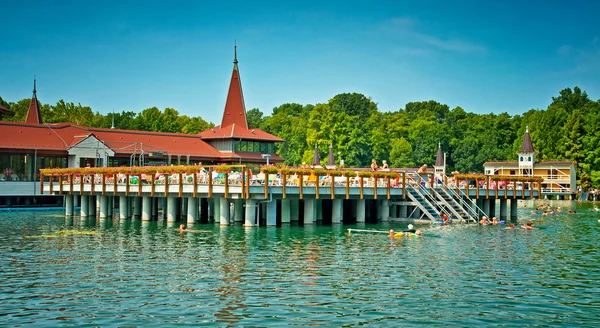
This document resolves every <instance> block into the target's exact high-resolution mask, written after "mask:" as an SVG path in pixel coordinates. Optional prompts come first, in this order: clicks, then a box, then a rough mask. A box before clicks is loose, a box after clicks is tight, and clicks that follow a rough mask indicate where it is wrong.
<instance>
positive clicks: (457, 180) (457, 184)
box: [454, 178, 460, 197]
mask: <svg viewBox="0 0 600 328" xmlns="http://www.w3.org/2000/svg"><path fill="white" fill-rule="evenodd" d="M458 186H460V180H459V179H458V178H457V179H456V186H454V187H455V188H456V194H457V195H459V197H460V194H459V193H458Z"/></svg>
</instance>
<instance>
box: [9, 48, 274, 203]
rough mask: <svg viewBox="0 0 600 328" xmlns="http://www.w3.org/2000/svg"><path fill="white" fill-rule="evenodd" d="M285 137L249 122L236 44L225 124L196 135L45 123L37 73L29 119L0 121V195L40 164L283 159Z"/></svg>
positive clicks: (28, 178) (32, 173) (28, 176)
mask: <svg viewBox="0 0 600 328" xmlns="http://www.w3.org/2000/svg"><path fill="white" fill-rule="evenodd" d="M0 111H2V112H7V113H10V111H9V110H8V109H5V108H4V107H2V108H0ZM282 141H283V140H282V139H281V138H278V137H276V136H274V135H271V134H269V133H267V132H264V131H262V130H260V129H257V128H250V127H248V123H247V120H246V108H245V105H244V97H243V93H242V85H241V81H240V74H239V70H238V61H237V49H235V48H234V66H233V73H232V76H231V82H230V85H229V92H228V95H227V100H226V102H225V109H224V111H223V119H222V121H221V125H220V126H216V127H214V128H212V129H209V130H206V131H204V132H201V133H199V134H196V135H190V134H183V133H165V132H149V131H133V130H121V129H103V128H94V127H86V126H81V125H77V124H74V123H68V122H67V123H56V124H46V123H43V118H42V116H41V114H40V108H39V104H38V99H37V88H36V81H35V79H34V87H33V96H32V98H31V104H30V106H29V110H28V112H27V118H26V120H25V122H23V123H21V122H4V121H0V196H4V195H20V194H22V191H19V188H16V189H15V188H4V187H6V184H5V183H6V182H7V181H19V182H22V181H35V180H37V173H38V170H39V169H42V168H62V167H84V166H87V164H90V166H123V165H126V166H143V165H168V164H193V163H198V162H202V163H204V164H216V163H232V164H242V163H243V164H248V163H255V164H264V163H266V162H267V160H270V161H271V162H281V161H283V159H282V158H281V157H279V156H277V155H276V154H275V143H277V142H282ZM28 185H29V184H28ZM27 188H29V189H31V187H30V186H28V187H26V189H27ZM34 189H35V186H34V187H33V189H31V190H34ZM26 194H31V191H29V192H27V193H26ZM34 194H35V191H34Z"/></svg>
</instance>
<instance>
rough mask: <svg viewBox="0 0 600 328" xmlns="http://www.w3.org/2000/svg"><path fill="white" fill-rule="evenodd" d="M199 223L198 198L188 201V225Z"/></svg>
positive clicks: (191, 198) (189, 198)
mask: <svg viewBox="0 0 600 328" xmlns="http://www.w3.org/2000/svg"><path fill="white" fill-rule="evenodd" d="M197 221H198V198H194V197H188V199H187V223H188V224H193V223H196V222H197Z"/></svg>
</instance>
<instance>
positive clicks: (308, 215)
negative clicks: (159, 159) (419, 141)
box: [39, 165, 541, 227]
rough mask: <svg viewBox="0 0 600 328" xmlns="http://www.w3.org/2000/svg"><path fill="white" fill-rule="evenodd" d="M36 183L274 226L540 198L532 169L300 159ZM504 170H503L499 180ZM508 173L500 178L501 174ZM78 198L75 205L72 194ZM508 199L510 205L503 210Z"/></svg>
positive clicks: (149, 214)
mask: <svg viewBox="0 0 600 328" xmlns="http://www.w3.org/2000/svg"><path fill="white" fill-rule="evenodd" d="M39 176H40V181H39V183H40V186H39V187H40V190H43V192H44V193H45V194H53V195H63V196H64V197H65V202H64V204H65V215H77V214H79V215H80V216H81V217H87V216H99V217H107V216H109V214H108V213H113V214H112V215H114V216H115V217H116V216H118V217H119V218H120V219H123V220H126V219H141V220H155V219H158V215H159V213H161V212H162V217H163V218H164V219H165V220H167V221H171V222H176V221H185V222H188V223H197V222H199V223H208V222H214V223H219V224H221V225H230V224H234V223H236V222H239V223H241V224H243V225H244V226H250V227H252V226H260V225H267V226H274V225H279V224H286V223H290V222H293V221H300V222H302V224H314V223H315V222H316V221H319V220H323V221H327V222H329V223H331V224H339V223H351V222H366V221H369V222H377V221H390V220H402V219H407V220H414V221H421V222H436V221H438V220H439V219H440V218H441V217H442V214H446V215H447V216H448V217H449V218H451V219H452V220H453V222H465V223H468V222H478V221H479V219H480V218H482V217H483V216H487V217H493V216H496V212H497V205H498V206H499V214H498V216H499V217H500V219H508V218H510V219H512V220H516V218H517V202H518V201H519V200H524V199H532V198H539V196H540V195H541V193H540V189H541V184H540V182H541V181H540V180H539V179H536V178H533V177H511V178H508V177H499V176H486V175H456V176H454V177H452V178H449V177H447V176H445V175H443V176H439V175H437V176H436V175H435V174H434V173H421V174H417V173H415V172H396V171H394V170H391V171H386V172H382V171H375V172H372V171H366V170H348V169H345V170H336V169H331V170H327V169H320V168H317V169H303V168H290V167H281V168H278V167H275V166H264V167H262V168H261V173H259V174H255V175H253V174H252V173H251V170H250V168H249V167H248V166H246V165H210V166H198V165H192V166H183V165H181V166H157V167H118V168H65V169H43V170H40V175H39ZM500 179H506V180H500ZM499 181H504V182H505V183H504V185H503V186H502V187H501V188H500V187H499V183H495V184H494V182H499ZM75 203H79V204H81V209H80V213H75V211H74V204H75ZM508 209H510V212H509V211H508Z"/></svg>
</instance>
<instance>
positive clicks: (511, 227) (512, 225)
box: [506, 223, 515, 229]
mask: <svg viewBox="0 0 600 328" xmlns="http://www.w3.org/2000/svg"><path fill="white" fill-rule="evenodd" d="M514 228H515V224H514V223H511V224H510V225H509V226H508V228H506V229H514Z"/></svg>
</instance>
